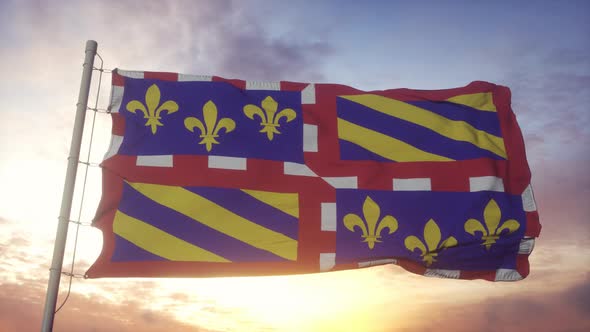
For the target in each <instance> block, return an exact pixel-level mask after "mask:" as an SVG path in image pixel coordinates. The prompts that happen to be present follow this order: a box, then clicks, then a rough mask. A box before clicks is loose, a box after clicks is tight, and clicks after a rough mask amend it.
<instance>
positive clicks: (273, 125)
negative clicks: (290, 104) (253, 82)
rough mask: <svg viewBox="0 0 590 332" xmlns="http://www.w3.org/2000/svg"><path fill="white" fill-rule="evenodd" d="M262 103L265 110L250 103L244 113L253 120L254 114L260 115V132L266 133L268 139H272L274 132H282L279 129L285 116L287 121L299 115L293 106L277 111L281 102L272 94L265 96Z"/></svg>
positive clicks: (245, 107)
mask: <svg viewBox="0 0 590 332" xmlns="http://www.w3.org/2000/svg"><path fill="white" fill-rule="evenodd" d="M261 104H262V108H263V109H264V111H262V109H260V107H258V106H256V105H252V104H248V105H246V106H244V114H246V116H247V117H248V118H250V119H252V120H254V115H258V117H259V118H260V121H261V122H260V125H262V129H261V130H260V132H261V133H266V136H267V137H268V139H269V140H270V141H272V139H273V137H274V134H280V133H281V132H280V131H279V130H278V129H277V128H278V127H280V126H281V125H280V124H279V120H280V119H281V118H285V119H287V122H291V121H293V119H295V118H296V117H297V114H296V113H295V111H294V110H293V109H291V108H284V109H282V110H281V111H280V112H278V113H277V109H278V107H279V104H278V103H277V102H276V101H275V100H274V99H273V98H272V97H271V96H268V97H266V98H264V100H263V101H262V103H261Z"/></svg>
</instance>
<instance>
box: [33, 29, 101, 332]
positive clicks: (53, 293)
mask: <svg viewBox="0 0 590 332" xmlns="http://www.w3.org/2000/svg"><path fill="white" fill-rule="evenodd" d="M97 47H98V44H97V43H96V41H94V40H88V41H86V57H85V58H84V70H83V72H82V80H81V82H80V92H79V94H78V103H77V104H76V121H75V122H74V131H73V133H72V142H71V145H70V155H69V157H68V168H67V172H66V180H65V184H64V192H63V195H62V199H61V210H60V212H59V219H58V225H57V234H56V236H55V245H54V247H53V259H52V261H51V268H50V269H49V283H48V285H47V296H46V298H45V309H44V310H43V321H42V326H41V331H42V332H51V331H52V330H53V319H54V317H55V305H56V302H57V294H58V291H59V281H60V277H61V269H62V265H63V259H64V252H65V249H66V240H67V237H68V225H69V222H70V212H71V210H72V199H73V197H74V187H75V184H76V172H77V171H78V160H79V157H80V146H81V145H82V133H83V131H84V119H85V118H86V111H87V107H88V94H89V92H90V83H91V80H92V70H93V67H94V56H95V55H96V50H97Z"/></svg>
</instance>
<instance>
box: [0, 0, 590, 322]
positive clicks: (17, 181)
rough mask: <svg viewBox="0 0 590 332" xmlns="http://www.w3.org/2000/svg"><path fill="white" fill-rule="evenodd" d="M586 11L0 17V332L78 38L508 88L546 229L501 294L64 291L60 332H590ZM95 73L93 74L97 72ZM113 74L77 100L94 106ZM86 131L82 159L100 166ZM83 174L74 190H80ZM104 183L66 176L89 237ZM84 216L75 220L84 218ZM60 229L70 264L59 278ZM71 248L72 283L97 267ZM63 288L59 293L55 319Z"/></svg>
mask: <svg viewBox="0 0 590 332" xmlns="http://www.w3.org/2000/svg"><path fill="white" fill-rule="evenodd" d="M588 13H590V2H588V1H559V2H558V1H518V2H517V1H412V2H409V1H404V2H401V1H382V2H380V1H297V2H294V1H270V0H268V1H262V0H261V1H140V0H136V1H128V0H117V1H75V2H73V1H59V0H56V1H51V2H45V1H16V0H3V1H1V2H0V40H2V47H1V48H0V72H1V73H2V74H3V75H2V78H0V100H1V103H2V104H1V105H2V107H1V108H0V119H1V120H0V332H12V331H38V330H39V328H40V324H41V316H42V311H43V304H44V300H45V292H46V287H47V280H48V276H49V271H48V270H49V266H50V264H51V256H52V251H53V243H54V239H55V231H56V227H57V217H58V215H59V207H60V203H61V194H62V190H63V183H64V176H65V172H66V165H67V156H68V151H69V145H70V140H71V133H72V128H73V122H74V112H75V104H76V102H77V95H78V88H79V82H80V77H81V73H82V62H83V58H84V45H85V42H86V40H88V39H93V40H96V41H97V42H98V53H99V54H100V56H101V58H102V59H103V60H104V68H107V69H112V68H115V67H118V68H123V69H132V70H146V71H172V72H180V73H189V74H204V75H218V76H222V77H228V78H240V79H248V80H258V81H278V80H289V81H300V82H325V83H340V84H346V85H351V86H354V87H356V88H358V89H362V90H382V89H392V88H415V89H444V88H453V87H460V86H465V85H466V84H468V83H469V82H471V81H475V80H482V81H489V82H492V83H496V84H500V85H505V86H508V87H510V88H511V90H512V107H513V109H514V112H515V114H516V116H517V119H518V122H519V124H520V127H521V129H522V132H523V135H524V139H525V144H526V150H527V151H526V152H527V157H528V161H529V165H530V167H531V170H532V186H533V189H534V192H535V198H536V202H537V206H538V210H539V214H540V218H541V224H542V225H543V230H542V233H541V236H540V238H539V239H538V240H537V242H536V245H535V249H534V251H533V253H532V255H531V256H530V258H529V260H530V263H531V273H530V275H529V276H528V277H527V278H526V279H525V280H523V281H519V282H515V283H491V282H485V281H457V280H442V279H433V278H426V277H423V276H418V275H413V274H410V273H409V272H406V271H404V270H402V269H401V268H399V267H396V266H380V267H374V268H369V269H363V270H358V271H344V272H331V273H324V274H312V275H303V276H283V277H257V278H212V279H95V280H83V279H79V278H75V279H74V280H73V283H72V285H71V295H70V296H69V298H68V300H67V302H66V304H65V306H64V307H63V309H61V310H60V312H59V313H58V314H57V315H56V320H55V330H56V331H66V332H67V331H108V332H110V331H148V332H151V331H207V332H210V331H237V330H239V331H368V332H385V331H387V332H389V331H440V330H441V329H442V330H454V331H474V330H478V331H523V330H536V331H587V330H590V269H589V267H588V266H590V222H589V221H588V220H589V219H588V216H590V204H588V203H589V201H590V200H589V198H590V172H588V169H589V166H590V148H589V144H590V129H589V128H590V109H589V105H590V19H588V17H589V16H588ZM95 64H96V65H97V66H99V65H100V61H98V59H97V62H95ZM109 82H110V76H109V75H107V74H105V75H104V76H103V78H102V82H101V84H100V87H101V89H100V93H97V92H96V91H97V88H98V87H99V84H98V75H96V72H95V76H94V80H93V87H92V91H93V92H92V94H91V102H92V105H94V101H95V100H98V107H99V108H100V107H102V108H104V107H106V103H107V101H108V94H109V84H110V83H109ZM90 120H92V113H89V114H88V117H87V124H86V128H85V137H84V147H83V149H82V154H81V156H82V157H83V158H84V159H85V158H87V157H88V158H89V160H90V162H91V164H92V165H95V164H97V163H99V162H100V161H101V159H102V156H103V154H104V152H105V151H106V150H107V146H108V143H109V137H110V121H111V120H110V117H109V116H107V115H104V114H98V115H97V117H96V123H95V125H94V135H93V136H92V149H91V150H90V151H89V149H88V146H89V143H90V141H91V139H90V132H91V130H92V126H91V122H90ZM85 174H87V176H86V190H85V191H84V195H82V190H81V189H82V184H83V183H84V177H85ZM100 181H101V178H100V170H99V169H98V168H97V167H90V168H89V170H88V173H86V172H85V170H84V168H82V167H81V168H80V170H79V172H78V185H77V190H76V196H75V199H74V209H73V211H72V219H75V220H80V221H82V222H84V223H89V222H90V221H91V219H92V216H93V213H94V210H95V209H96V206H97V204H98V200H99V199H100ZM82 199H83V203H84V204H83V207H82V208H80V207H79V206H80V201H81V200H82ZM75 235H76V227H74V226H71V227H70V232H69V238H68V246H67V250H66V256H65V260H64V267H65V268H66V269H69V268H70V267H71V263H72V255H73V250H72V249H73V245H74V240H75V238H76V237H75ZM100 246H101V234H100V232H99V231H97V230H95V229H93V228H91V227H88V226H82V227H80V228H79V232H78V242H77V250H76V256H75V266H74V271H75V273H84V271H86V269H87V268H88V266H89V265H90V264H91V263H92V262H93V261H94V259H95V258H96V257H97V256H98V254H99V252H100ZM67 289H68V278H62V283H61V287H60V297H59V299H58V304H60V303H62V301H63V300H64V298H65V294H66V291H67Z"/></svg>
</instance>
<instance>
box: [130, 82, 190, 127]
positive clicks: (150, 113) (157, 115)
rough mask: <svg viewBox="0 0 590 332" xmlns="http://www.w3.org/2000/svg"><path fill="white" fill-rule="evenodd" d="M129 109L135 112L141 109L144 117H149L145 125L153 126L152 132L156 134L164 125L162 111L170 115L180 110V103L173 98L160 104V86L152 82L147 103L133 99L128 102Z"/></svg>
mask: <svg viewBox="0 0 590 332" xmlns="http://www.w3.org/2000/svg"><path fill="white" fill-rule="evenodd" d="M146 106H147V108H146ZM127 110H128V111H129V112H131V113H133V114H135V112H136V111H137V110H140V111H141V112H142V113H143V118H144V119H147V122H146V123H145V125H146V126H150V127H151V128H152V134H154V135H155V134H156V131H157V130H158V127H160V126H163V125H164V124H163V123H162V122H160V119H162V116H161V113H162V112H163V111H167V114H168V115H170V114H172V113H174V112H176V111H178V104H177V103H176V102H174V101H172V100H168V101H165V102H164V103H163V104H162V105H160V88H158V86H157V85H155V84H152V85H151V86H150V87H149V88H148V89H147V91H146V93H145V105H144V104H143V103H142V102H140V101H139V100H132V101H130V102H128V103H127Z"/></svg>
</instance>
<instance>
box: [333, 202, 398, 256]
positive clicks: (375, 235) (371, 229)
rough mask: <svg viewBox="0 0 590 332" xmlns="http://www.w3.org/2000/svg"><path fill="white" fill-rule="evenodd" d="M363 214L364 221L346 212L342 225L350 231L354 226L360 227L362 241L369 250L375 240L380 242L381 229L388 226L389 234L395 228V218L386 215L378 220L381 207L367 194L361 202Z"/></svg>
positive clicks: (373, 245) (352, 230)
mask: <svg viewBox="0 0 590 332" xmlns="http://www.w3.org/2000/svg"><path fill="white" fill-rule="evenodd" d="M363 216H364V217H365V221H363V220H362V219H361V218H360V217H359V216H358V215H356V214H354V213H349V214H347V215H346V216H344V226H346V228H347V229H348V230H349V231H351V232H354V228H355V227H358V228H360V229H361V232H362V233H363V234H362V238H363V239H364V240H363V242H366V243H367V245H368V246H369V249H371V250H372V249H373V248H374V247H375V242H381V240H380V239H381V231H383V230H384V229H385V228H388V229H389V233H388V235H389V234H392V233H393V232H395V231H396V230H397V226H398V225H397V219H395V218H394V217H392V216H390V215H386V216H385V217H383V219H381V221H379V217H380V216H381V209H380V208H379V205H377V203H375V201H373V200H372V199H371V197H369V196H367V198H365V202H364V203H363Z"/></svg>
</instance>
